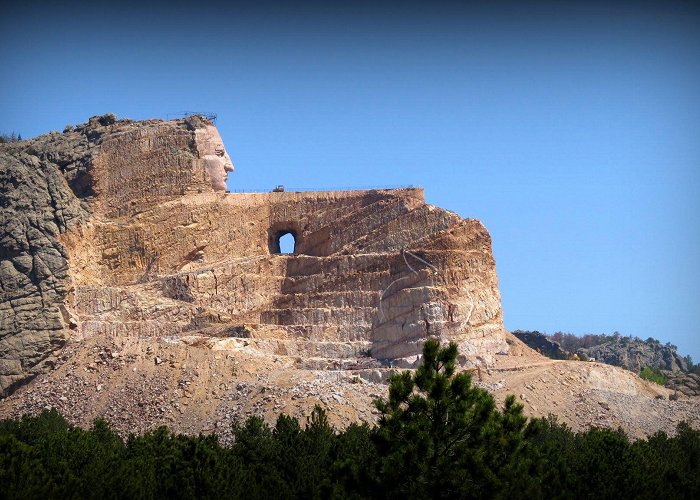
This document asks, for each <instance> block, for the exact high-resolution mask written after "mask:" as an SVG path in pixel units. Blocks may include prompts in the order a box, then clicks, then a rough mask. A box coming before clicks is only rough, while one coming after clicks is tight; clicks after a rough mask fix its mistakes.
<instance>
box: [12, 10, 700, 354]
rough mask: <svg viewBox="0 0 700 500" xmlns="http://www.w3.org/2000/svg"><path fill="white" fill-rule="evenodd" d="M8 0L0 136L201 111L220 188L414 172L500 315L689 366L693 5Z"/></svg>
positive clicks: (698, 126) (697, 234) (698, 349)
mask: <svg viewBox="0 0 700 500" xmlns="http://www.w3.org/2000/svg"><path fill="white" fill-rule="evenodd" d="M396 5H401V7H400V8H399V7H395V6H394V7H392V5H390V4H388V3H380V2H327V3H321V2H319V3H309V2H302V3H291V2H276V3H269V2H268V3H266V2H262V3H256V7H250V6H244V5H242V4H236V3H230V4H226V5H223V4H221V5H219V4H214V3H206V2H205V3H202V4H199V5H195V3H194V2H188V3H186V2H178V1H173V2H169V3H168V4H167V6H166V5H161V4H157V3H148V2H142V3H140V4H135V3H129V2H112V4H111V5H110V4H100V3H99V2H91V3H89V4H88V3H84V4H81V3H70V2H68V3H61V5H60V6H59V5H50V4H42V3H39V2H34V3H32V2H31V1H29V2H26V3H20V2H15V5H13V6H9V7H7V8H3V9H4V11H3V16H2V18H1V19H0V40H1V41H2V47H3V51H2V55H1V56H0V60H1V61H2V67H3V78H2V79H0V95H1V96H2V98H1V101H0V104H1V106H0V132H3V133H9V132H12V131H16V132H20V133H21V134H22V135H23V136H24V137H32V136H35V135H39V134H42V133H46V132H48V131H50V130H62V129H63V127H64V126H65V125H66V124H68V123H73V124H75V123H82V122H85V121H86V120H87V119H88V118H89V117H90V116H92V115H96V114H104V113H106V112H113V113H115V114H117V115H118V116H120V117H129V118H134V119H145V118H167V117H170V116H173V115H175V114H177V113H179V112H182V111H187V110H193V111H200V110H201V111H212V112H215V113H217V114H218V122H217V125H218V127H219V130H220V132H221V135H222V137H223V139H224V142H225V143H226V146H227V149H228V151H229V153H230V155H231V157H232V159H233V162H234V164H235V165H236V171H235V173H234V174H233V175H231V176H230V177H229V185H230V188H231V189H270V188H271V187H273V186H274V185H276V184H284V185H286V186H290V187H302V188H318V189H337V188H345V187H372V186H385V185H390V186H394V185H420V186H423V187H424V188H425V193H426V199H427V201H428V202H429V203H433V204H435V205H438V206H441V207H443V208H447V209H450V210H453V211H455V212H457V213H459V214H460V215H462V216H464V217H474V218H478V219H480V220H482V221H483V222H484V224H485V225H486V227H487V228H488V229H489V231H490V233H491V236H492V238H493V249H494V253H495V257H496V264H497V271H498V274H499V279H500V289H501V294H502V298H503V307H504V318H505V323H506V326H507V327H508V328H509V329H517V328H522V329H538V330H540V331H546V332H548V333H553V332H555V331H557V330H561V331H567V332H572V333H576V334H584V333H612V332H613V331H619V332H621V333H622V334H625V335H637V336H639V337H642V338H647V337H649V336H653V337H656V338H659V339H660V340H662V341H663V342H667V341H671V342H672V343H674V344H676V345H678V346H679V350H680V351H681V352H682V353H684V354H686V353H690V354H691V355H692V356H693V358H694V359H695V360H696V361H700V326H699V325H700V307H699V306H700V300H699V297H700V279H699V278H700V252H698V248H700V223H699V222H698V214H700V140H698V138H700V95H698V94H699V90H698V89H700V10H698V9H697V8H696V7H694V6H693V5H692V4H691V3H680V2H677V3H673V2H671V3H669V2H663V3H662V2H658V3H653V2H641V3H640V2H635V3H632V2H630V3H616V4H613V5H608V6H604V5H602V3H596V2H585V3H584V2H581V3H569V4H567V5H566V6H561V5H557V4H554V3H532V4H530V5H529V6H523V5H518V4H517V3H515V2H513V3H503V2H500V3H499V2H491V3H490V4H489V5H490V7H474V6H473V5H466V6H465V5H460V4H459V3H457V2H443V3H440V2H437V3H436V2H432V3H425V4H418V3H406V2H404V3H402V4H396Z"/></svg>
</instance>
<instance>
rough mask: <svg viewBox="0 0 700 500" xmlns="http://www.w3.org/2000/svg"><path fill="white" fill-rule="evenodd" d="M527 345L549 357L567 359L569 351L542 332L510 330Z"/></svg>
mask: <svg viewBox="0 0 700 500" xmlns="http://www.w3.org/2000/svg"><path fill="white" fill-rule="evenodd" d="M511 333H512V334H513V335H515V336H516V337H517V338H518V339H519V340H520V341H521V342H523V343H525V345H527V346H528V347H530V348H532V349H534V350H535V351H537V352H539V353H540V354H543V355H545V356H547V357H548V358H551V359H567V358H568V357H569V353H568V352H566V351H565V350H564V349H562V348H561V345H559V343H558V342H555V341H553V340H551V339H549V338H548V337H547V336H546V335H545V334H544V333H540V332H538V331H534V332H529V331H525V330H515V331H513V332H511Z"/></svg>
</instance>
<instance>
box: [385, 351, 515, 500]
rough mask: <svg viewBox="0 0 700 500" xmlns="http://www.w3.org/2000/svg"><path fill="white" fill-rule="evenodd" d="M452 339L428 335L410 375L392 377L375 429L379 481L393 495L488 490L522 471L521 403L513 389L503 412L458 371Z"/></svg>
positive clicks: (494, 489) (433, 495) (480, 492)
mask: <svg viewBox="0 0 700 500" xmlns="http://www.w3.org/2000/svg"><path fill="white" fill-rule="evenodd" d="M456 358H457V346H456V344H454V343H450V344H449V345H448V346H446V347H441V346H440V344H439V342H438V341H437V340H428V341H427V342H426V343H425V344H424V347H423V363H422V365H421V366H420V367H419V368H418V369H417V370H416V372H415V374H411V372H403V373H399V374H394V375H393V376H392V377H391V379H390V385H389V399H388V400H383V399H379V400H377V401H376V402H375V404H376V406H377V408H378V409H379V410H380V411H381V412H382V416H381V419H380V422H379V427H378V428H377V431H376V433H375V440H376V443H377V447H378V451H379V454H380V455H381V456H382V459H381V460H380V465H379V470H378V471H377V480H378V482H379V483H380V484H379V487H380V488H381V489H382V490H383V492H384V494H385V495H387V496H390V497H399V496H404V495H410V496H412V497H424V498H427V497H430V498H441V497H447V496H455V495H456V496H459V497H470V496H484V495H486V496H492V495H494V494H495V493H496V492H498V491H501V490H503V489H504V488H505V489H506V490H508V489H510V488H511V487H512V486H513V485H514V484H515V483H517V482H518V481H520V480H521V479H522V478H523V477H525V476H524V475H526V468H527V467H526V466H527V462H526V461H522V462H520V465H519V466H517V467H516V464H517V463H518V462H517V460H516V458H517V457H519V456H521V455H522V456H523V458H524V454H523V452H524V450H525V446H524V439H523V434H524V429H525V424H526V421H527V420H526V418H525V417H524V416H523V415H522V406H521V405H518V404H516V403H515V399H514V398H513V397H512V396H511V397H509V398H508V400H507V401H506V407H505V410H504V412H503V413H502V414H501V413H500V412H499V411H498V410H497V409H496V404H495V402H494V399H493V397H492V396H491V395H490V394H489V393H488V392H486V391H485V390H483V389H480V388H478V387H474V386H473V385H472V380H471V375H470V374H469V373H468V372H465V371H462V372H460V373H455V371H456V370H455V369H456Z"/></svg>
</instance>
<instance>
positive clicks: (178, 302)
mask: <svg viewBox="0 0 700 500" xmlns="http://www.w3.org/2000/svg"><path fill="white" fill-rule="evenodd" d="M0 151H2V163H3V174H2V175H3V177H2V178H1V179H0V185H1V186H2V193H3V195H2V196H3V198H2V208H3V215H2V217H3V221H7V222H6V223H3V233H2V248H1V249H0V250H1V251H2V254H1V257H2V264H1V266H2V267H0V270H1V272H2V274H0V278H1V280H2V281H1V284H2V293H3V295H2V301H1V305H0V307H2V309H0V311H1V313H2V317H1V318H0V355H1V356H2V358H1V360H2V361H0V362H1V363H2V365H0V392H1V393H2V394H7V393H8V392H11V391H12V389H13V388H14V387H15V386H16V384H19V383H22V382H23V381H27V380H29V379H30V378H31V377H32V375H33V374H35V373H39V372H41V371H46V370H47V369H50V368H51V363H52V359H54V358H55V355H56V352H57V350H59V349H60V348H61V346H62V344H63V342H65V340H66V339H69V338H70V339H72V340H75V341H81V340H84V339H89V338H136V339H139V338H153V339H158V340H160V341H167V342H185V343H187V345H190V344H192V343H195V344H197V345H206V346H209V347H210V348H211V349H214V350H222V349H223V350H226V349H228V350H235V349H239V348H242V347H245V348H252V349H256V350H257V351H258V352H260V353H262V354H265V355H271V356H282V357H285V358H286V359H288V360H291V362H293V363H294V365H295V366H296V367H297V368H302V369H337V368H345V369H369V368H372V367H381V366H413V365H415V364H416V363H417V361H418V357H419V353H420V352H421V349H422V343H423V342H424V340H425V339H426V338H428V337H435V338H439V339H443V340H453V341H456V342H458V343H459V344H460V352H461V353H462V354H463V356H462V358H461V359H462V362H463V364H464V365H475V364H488V363H489V361H490V359H491V356H492V355H493V354H494V353H496V352H500V351H507V349H508V346H507V344H506V342H505V337H504V329H503V323H502V314H501V302H500V295H499V292H498V281H497V277H496V272H495V263H494V260H493V256H492V253H491V239H490V236H489V234H488V232H487V231H486V229H485V228H484V227H483V225H482V224H481V223H480V222H479V221H477V220H474V219H462V218H461V217H459V216H458V215H456V214H454V213H452V212H449V211H446V210H443V209H440V208H437V207H433V206H430V205H427V204H426V203H425V201H424V197H423V191H422V190H421V189H414V188H411V189H397V190H367V191H344V192H274V193H247V194H231V193H227V192H226V191H225V179H226V175H227V173H228V172H231V171H232V170H233V164H232V162H231V160H230V158H229V157H228V154H227V153H226V150H225V149H224V146H223V143H222V142H221V138H220V137H219V135H218V132H217V131H216V128H215V127H214V126H213V125H212V124H211V123H210V122H208V121H207V120H205V119H203V118H201V117H190V118H187V119H182V120H174V121H162V120H148V121H143V122H133V121H131V120H117V119H116V118H115V117H114V116H113V115H105V116H103V117H95V118H93V119H91V120H90V121H89V122H88V123H87V124H85V125H81V126H78V127H76V128H71V129H67V130H66V131H65V132H64V133H63V134H58V133H52V134H49V135H47V136H42V137H39V138H37V139H34V140H32V141H24V142H21V143H16V144H13V145H9V146H3V149H2V150H0ZM5 165H7V167H5ZM286 233H291V234H292V235H293V236H294V237H295V240H296V245H295V251H294V254H291V255H284V254H280V253H279V238H280V237H281V236H282V235H283V234H286Z"/></svg>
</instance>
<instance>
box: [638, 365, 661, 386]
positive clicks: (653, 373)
mask: <svg viewBox="0 0 700 500" xmlns="http://www.w3.org/2000/svg"><path fill="white" fill-rule="evenodd" d="M639 376H640V377H642V378H643V379H644V380H649V381H650V382H655V383H657V384H659V385H665V384H666V377H664V376H663V375H662V374H661V372H660V371H659V370H657V369H655V368H654V369H652V368H650V367H648V366H647V367H646V368H644V369H643V370H642V371H641V372H639Z"/></svg>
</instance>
